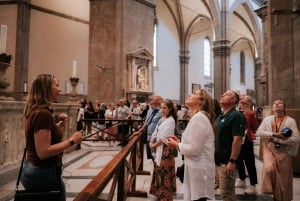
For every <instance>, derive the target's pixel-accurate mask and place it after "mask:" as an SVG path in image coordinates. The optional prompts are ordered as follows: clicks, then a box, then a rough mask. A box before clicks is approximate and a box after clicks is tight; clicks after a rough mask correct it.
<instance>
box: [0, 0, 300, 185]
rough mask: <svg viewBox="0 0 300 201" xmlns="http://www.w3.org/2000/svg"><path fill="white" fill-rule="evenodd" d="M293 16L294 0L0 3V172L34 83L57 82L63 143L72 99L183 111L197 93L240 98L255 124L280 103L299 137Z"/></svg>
mask: <svg viewBox="0 0 300 201" xmlns="http://www.w3.org/2000/svg"><path fill="white" fill-rule="evenodd" d="M299 15H300V0H284V1H282V0H76V1H74V0H51V1H47V0H0V26H1V27H0V111H1V112H0V170H3V169H5V168H7V167H9V166H11V165H16V164H17V163H18V162H19V161H20V158H21V157H22V151H23V145H24V142H23V141H24V139H23V138H24V137H23V136H22V137H20V133H24V128H23V127H24V123H23V115H22V113H23V109H24V100H25V98H26V95H27V93H28V91H29V89H30V86H31V83H32V81H33V79H34V78H35V76H36V75H38V74H40V73H47V74H53V75H55V77H57V78H58V80H59V84H60V88H61V90H62V92H61V96H60V98H59V101H58V103H57V106H56V111H64V112H67V113H68V115H69V117H70V118H69V126H68V128H67V129H66V132H67V133H71V132H73V131H75V129H76V127H75V126H74V125H76V115H77V110H78V108H79V104H78V101H79V100H80V99H81V98H86V99H87V100H90V101H93V102H95V101H97V102H104V103H110V102H117V101H118V100H119V99H120V98H123V97H124V98H126V99H127V100H129V101H132V100H138V101H139V102H140V103H143V102H148V100H149V97H151V96H152V95H155V94H157V95H160V96H162V97H163V98H168V99H171V100H172V101H174V102H176V103H178V104H184V102H185V99H186V97H187V96H188V94H190V93H192V92H193V91H194V90H195V89H199V88H202V89H205V90H207V91H208V92H209V93H210V94H211V96H212V97H213V98H215V99H219V97H220V95H221V94H222V93H224V92H225V91H226V90H228V89H231V90H234V91H236V92H238V93H239V94H247V95H249V96H251V97H252V99H253V100H254V103H255V106H256V107H257V108H262V109H263V114H264V115H265V114H266V115H267V114H269V113H270V106H271V104H272V102H273V101H274V100H276V99H281V100H283V101H284V102H285V103H286V111H287V114H288V115H290V116H292V117H293V118H294V119H295V120H296V121H297V123H298V127H299V126H300V90H299V89H300V81H299V80H300V51H297V49H299V48H300V34H297V33H299V32H300V17H299ZM297 24H298V25H297ZM20 140H21V141H22V142H21V143H20ZM19 144H20V145H22V146H19ZM258 155H259V153H258ZM299 158H300V153H298V155H297V156H295V157H294V158H293V168H294V171H295V173H300V160H299ZM1 185H3V184H2V183H1V182H0V188H1Z"/></svg>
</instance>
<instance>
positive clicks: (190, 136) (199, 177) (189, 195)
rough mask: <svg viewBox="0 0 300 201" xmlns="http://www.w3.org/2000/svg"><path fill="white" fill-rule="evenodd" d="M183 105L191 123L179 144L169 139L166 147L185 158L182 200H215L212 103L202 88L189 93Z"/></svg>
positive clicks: (174, 137) (176, 140)
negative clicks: (175, 150) (175, 149)
mask: <svg viewBox="0 0 300 201" xmlns="http://www.w3.org/2000/svg"><path fill="white" fill-rule="evenodd" d="M185 104H186V105H187V106H188V108H189V110H190V120H189V123H188V124H187V127H186V129H185V131H184V132H183V134H182V137H181V142H180V140H179V139H178V138H177V137H176V136H172V137H169V138H168V145H169V146H170V147H176V148H177V149H178V150H179V151H180V153H181V154H182V155H183V156H184V180H183V188H184V190H183V191H184V200H185V201H191V200H199V201H206V200H207V199H212V200H214V199H215V196H214V195H215V193H214V185H215V171H213V170H214V169H215V163H214V150H215V149H214V146H215V144H214V141H215V134H214V129H213V126H212V123H213V122H214V120H215V115H214V106H213V105H214V101H213V99H212V98H211V96H210V95H209V94H208V93H207V92H206V91H205V90H203V89H201V90H197V91H196V92H195V93H194V94H190V95H189V96H188V97H187V99H186V101H185Z"/></svg>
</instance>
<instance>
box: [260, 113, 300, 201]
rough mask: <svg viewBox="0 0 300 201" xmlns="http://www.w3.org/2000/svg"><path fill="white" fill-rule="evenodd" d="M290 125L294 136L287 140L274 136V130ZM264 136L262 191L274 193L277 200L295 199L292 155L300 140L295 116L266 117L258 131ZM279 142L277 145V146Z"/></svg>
mask: <svg viewBox="0 0 300 201" xmlns="http://www.w3.org/2000/svg"><path fill="white" fill-rule="evenodd" d="M285 127H289V128H290V129H291V130H292V136H291V137H289V138H287V139H286V140H281V139H277V138H272V137H271V136H272V133H273V132H278V131H281V130H282V129H283V128H285ZM256 134H257V136H260V137H263V138H262V139H263V140H262V143H263V147H264V148H263V169H262V179H261V182H262V184H261V192H262V193H265V194H273V196H274V198H275V199H276V200H280V201H291V200H292V199H293V169H292V155H295V154H297V151H296V152H295V151H294V150H295V149H296V150H298V143H299V140H300V137H299V130H298V128H297V125H296V122H295V120H294V119H293V118H291V117H288V116H285V118H284V119H282V120H281V119H280V120H279V121H277V120H276V118H275V116H274V115H272V116H268V117H266V118H265V119H264V120H263V122H262V123H261V125H260V126H259V128H258V129H257V131H256ZM276 144H277V146H276Z"/></svg>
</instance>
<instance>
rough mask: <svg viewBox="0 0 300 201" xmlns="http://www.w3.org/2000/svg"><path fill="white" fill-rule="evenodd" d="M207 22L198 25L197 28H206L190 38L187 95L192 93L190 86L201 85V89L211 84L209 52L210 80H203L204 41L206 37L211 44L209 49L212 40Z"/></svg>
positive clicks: (211, 32)
mask: <svg viewBox="0 0 300 201" xmlns="http://www.w3.org/2000/svg"><path fill="white" fill-rule="evenodd" d="M209 26H210V25H209V24H208V23H207V22H203V24H199V27H206V28H205V29H203V30H202V31H200V32H197V33H194V34H193V35H192V36H191V39H190V44H189V51H190V61H189V69H188V71H189V76H188V86H189V87H188V93H191V92H192V84H201V88H204V89H205V87H204V85H205V84H207V83H209V82H213V80H214V75H213V72H214V70H213V51H211V67H212V70H211V79H207V78H204V59H203V58H204V51H203V48H204V39H205V37H208V38H209V40H210V42H211V48H212V47H213V46H212V41H211V39H212V38H213V31H212V28H211V27H209Z"/></svg>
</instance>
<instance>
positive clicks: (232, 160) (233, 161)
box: [229, 158, 237, 163]
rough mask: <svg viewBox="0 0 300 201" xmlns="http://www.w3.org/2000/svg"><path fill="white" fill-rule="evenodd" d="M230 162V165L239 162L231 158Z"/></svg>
mask: <svg viewBox="0 0 300 201" xmlns="http://www.w3.org/2000/svg"><path fill="white" fill-rule="evenodd" d="M229 162H230V163H236V162H237V160H235V159H233V158H231V159H229Z"/></svg>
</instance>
